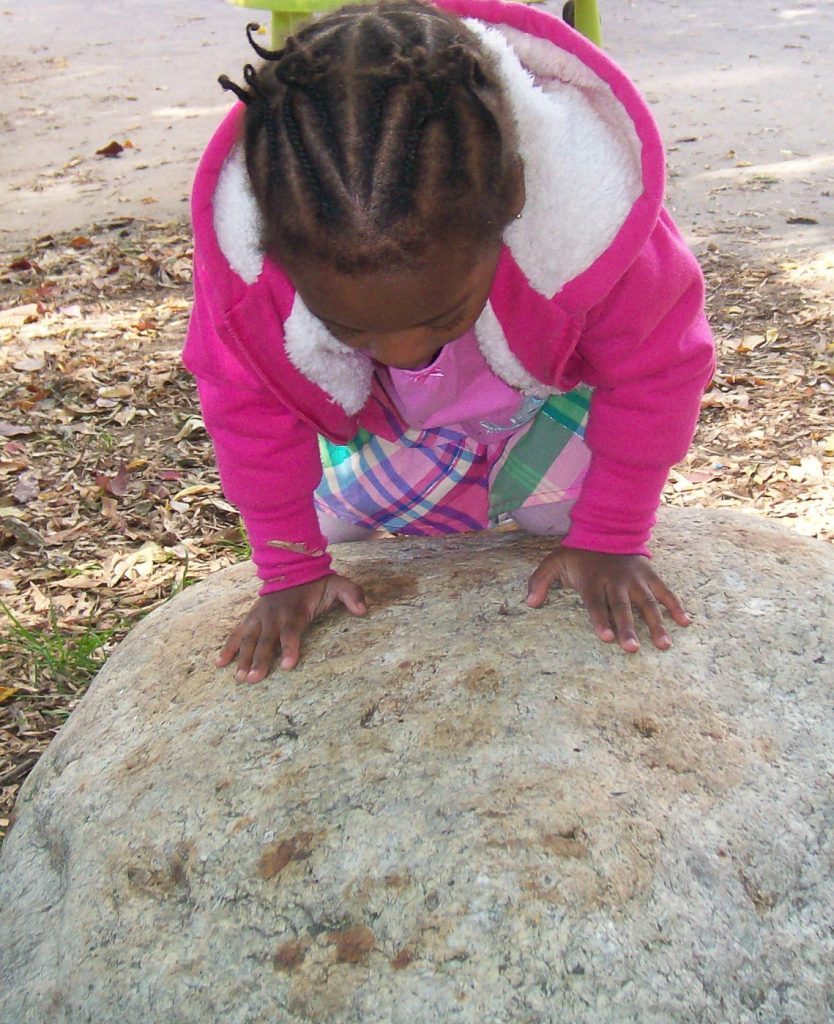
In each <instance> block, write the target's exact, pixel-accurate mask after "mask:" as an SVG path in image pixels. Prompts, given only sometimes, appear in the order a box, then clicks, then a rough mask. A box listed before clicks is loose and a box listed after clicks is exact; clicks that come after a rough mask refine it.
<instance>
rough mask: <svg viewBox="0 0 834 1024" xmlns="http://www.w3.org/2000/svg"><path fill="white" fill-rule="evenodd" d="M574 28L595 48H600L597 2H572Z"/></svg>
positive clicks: (594, 0) (593, 0)
mask: <svg viewBox="0 0 834 1024" xmlns="http://www.w3.org/2000/svg"><path fill="white" fill-rule="evenodd" d="M573 16H574V28H575V29H576V31H577V32H581V33H582V35H583V36H585V37H586V38H587V39H590V40H591V42H592V43H596V45H597V46H602V28H601V26H600V18H599V5H598V3H597V0H574V14H573Z"/></svg>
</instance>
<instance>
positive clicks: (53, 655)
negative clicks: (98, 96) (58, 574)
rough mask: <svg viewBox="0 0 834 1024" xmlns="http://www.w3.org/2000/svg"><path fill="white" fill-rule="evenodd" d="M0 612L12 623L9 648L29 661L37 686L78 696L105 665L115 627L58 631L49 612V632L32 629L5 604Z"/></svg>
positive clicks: (0, 606) (51, 611) (0, 604)
mask: <svg viewBox="0 0 834 1024" xmlns="http://www.w3.org/2000/svg"><path fill="white" fill-rule="evenodd" d="M0 610H2V612H3V614H4V615H5V616H6V618H7V619H8V620H9V634H8V646H9V647H10V648H11V650H12V652H15V651H17V652H18V653H19V654H22V655H23V656H24V658H25V659H26V662H27V664H28V665H29V669H30V672H31V676H32V678H33V681H34V682H35V684H36V685H38V686H40V685H42V684H44V683H49V684H51V685H52V686H54V687H55V688H56V689H57V690H58V692H59V693H77V692H78V691H79V690H83V689H85V688H86V687H87V685H88V684H89V682H90V681H91V679H92V678H93V676H94V675H95V674H96V672H98V670H99V669H100V668H101V666H102V665H103V664H104V662H105V659H106V655H105V652H104V647H105V645H106V644H107V642H108V640H109V639H110V638H111V637H112V636H113V634H114V633H115V632H116V628H115V627H113V628H110V629H104V630H94V629H89V630H87V631H86V632H84V633H77V634H76V633H67V632H65V631H62V630H60V629H59V628H58V624H57V620H56V616H55V612H54V610H50V616H49V628H48V629H31V628H29V627H28V626H24V625H23V623H22V622H21V621H20V620H19V619H18V618H17V617H16V616H15V615H14V614H13V613H12V611H11V610H10V609H9V608H8V607H7V606H6V605H5V604H3V603H2V602H0Z"/></svg>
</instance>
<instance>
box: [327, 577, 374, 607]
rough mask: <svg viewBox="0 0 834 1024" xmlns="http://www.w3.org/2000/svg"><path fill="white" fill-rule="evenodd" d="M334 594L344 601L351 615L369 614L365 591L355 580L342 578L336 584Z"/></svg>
mask: <svg viewBox="0 0 834 1024" xmlns="http://www.w3.org/2000/svg"><path fill="white" fill-rule="evenodd" d="M333 596H334V598H335V599H336V600H339V601H341V602H342V604H343V605H344V606H345V608H347V610H348V611H349V612H350V613H351V615H367V613H368V604H367V602H366V601H365V591H364V590H363V589H362V588H361V587H360V586H359V584H358V583H354V582H353V580H344V579H343V580H340V581H339V583H338V584H336V585H335V586H334V590H333Z"/></svg>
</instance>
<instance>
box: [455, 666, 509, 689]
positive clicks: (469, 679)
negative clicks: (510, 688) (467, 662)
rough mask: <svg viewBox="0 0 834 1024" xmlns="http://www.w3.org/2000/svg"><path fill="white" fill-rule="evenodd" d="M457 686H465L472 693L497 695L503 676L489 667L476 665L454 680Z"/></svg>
mask: <svg viewBox="0 0 834 1024" xmlns="http://www.w3.org/2000/svg"><path fill="white" fill-rule="evenodd" d="M453 685H456V686H463V687H464V688H465V689H467V690H469V691H470V692H471V693H481V694H483V693H495V692H496V691H497V690H498V689H500V687H501V676H500V675H499V674H498V672H496V670H495V669H494V668H490V667H489V666H488V665H474V666H473V667H472V668H470V669H469V670H468V671H466V672H464V673H463V675H460V676H458V677H457V678H456V679H455V680H454V684H453Z"/></svg>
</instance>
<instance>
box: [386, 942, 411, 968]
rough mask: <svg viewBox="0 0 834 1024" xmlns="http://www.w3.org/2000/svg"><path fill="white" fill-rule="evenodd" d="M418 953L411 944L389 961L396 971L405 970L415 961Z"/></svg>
mask: <svg viewBox="0 0 834 1024" xmlns="http://www.w3.org/2000/svg"><path fill="white" fill-rule="evenodd" d="M415 956H416V954H415V952H414V950H413V949H411V947H410V946H404V947H403V948H402V949H401V950H400V951H399V952H398V953H397V955H396V956H395V957H394V959H393V960H390V961H389V963H390V964H391V967H392V968H393V969H394V970H395V971H402V970H405V968H406V967H408V965H409V964H410V963H412V962H413V961H414V958H415Z"/></svg>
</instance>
